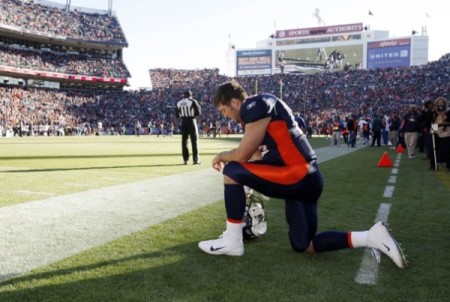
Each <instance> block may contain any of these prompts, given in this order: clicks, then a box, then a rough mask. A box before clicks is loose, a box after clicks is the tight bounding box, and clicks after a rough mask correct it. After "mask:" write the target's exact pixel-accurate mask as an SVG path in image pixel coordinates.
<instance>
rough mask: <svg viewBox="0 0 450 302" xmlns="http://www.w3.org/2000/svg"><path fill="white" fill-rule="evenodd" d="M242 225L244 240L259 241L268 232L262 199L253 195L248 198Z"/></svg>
mask: <svg viewBox="0 0 450 302" xmlns="http://www.w3.org/2000/svg"><path fill="white" fill-rule="evenodd" d="M242 223H243V226H242V232H243V237H244V239H247V240H253V239H257V238H258V237H261V236H262V235H264V234H265V233H266V232H267V221H266V210H265V209H264V203H263V201H262V199H261V198H260V197H258V196H255V195H253V194H251V195H250V196H249V197H248V198H247V204H246V206H245V213H244V219H243V222H242Z"/></svg>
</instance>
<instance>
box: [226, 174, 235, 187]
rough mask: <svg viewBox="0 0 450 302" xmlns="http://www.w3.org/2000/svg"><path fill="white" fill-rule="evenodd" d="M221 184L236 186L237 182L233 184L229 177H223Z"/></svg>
mask: <svg viewBox="0 0 450 302" xmlns="http://www.w3.org/2000/svg"><path fill="white" fill-rule="evenodd" d="M223 183H224V184H226V185H235V184H237V182H235V181H234V180H233V179H232V178H230V177H228V176H226V175H224V176H223Z"/></svg>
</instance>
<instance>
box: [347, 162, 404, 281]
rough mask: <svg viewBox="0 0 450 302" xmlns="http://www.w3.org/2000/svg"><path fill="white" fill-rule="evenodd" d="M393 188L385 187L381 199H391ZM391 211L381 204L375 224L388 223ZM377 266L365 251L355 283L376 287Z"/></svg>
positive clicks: (392, 181) (387, 204)
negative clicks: (379, 222)
mask: <svg viewBox="0 0 450 302" xmlns="http://www.w3.org/2000/svg"><path fill="white" fill-rule="evenodd" d="M401 157H402V155H401V153H399V154H397V159H396V161H395V163H396V168H393V169H392V172H391V173H392V174H395V175H397V174H398V170H399V166H400V160H401ZM395 175H391V176H390V177H389V180H388V183H390V184H395V183H396V180H397V176H395ZM394 189H395V186H386V187H385V189H384V193H383V197H384V198H392V196H393V194H394ZM390 210H391V204H390V203H381V204H380V206H379V208H378V212H377V217H376V218H375V222H378V221H383V222H385V223H387V222H388V216H389V212H390ZM378 265H379V263H378V262H377V261H376V260H375V259H374V257H373V255H372V253H371V250H370V249H365V251H364V255H363V258H362V261H361V265H360V267H359V270H358V273H357V274H356V277H355V282H356V283H359V284H368V285H376V284H377V279H378Z"/></svg>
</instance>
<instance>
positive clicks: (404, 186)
mask: <svg viewBox="0 0 450 302" xmlns="http://www.w3.org/2000/svg"><path fill="white" fill-rule="evenodd" d="M238 141H239V137H228V138H227V137H223V138H220V139H211V138H202V139H201V140H200V142H199V143H200V150H201V160H202V162H203V165H202V166H193V165H188V166H184V165H181V163H182V158H181V155H180V153H181V151H180V149H181V147H180V137H179V136H174V137H164V138H163V137H159V138H157V137H140V138H136V137H133V136H129V137H50V138H11V139H0V187H1V196H0V206H2V207H6V206H14V205H17V204H21V203H26V202H29V201H33V200H38V199H45V198H48V197H52V196H58V195H63V194H70V193H75V192H80V191H86V190H91V189H96V188H105V187H109V186H113V185H116V184H124V183H132V182H136V181H141V180H146V179H151V178H155V177H160V176H164V175H171V174H178V173H181V172H185V171H195V170H198V169H209V168H210V165H209V163H210V162H211V159H212V157H213V156H214V155H215V154H216V153H217V152H219V151H221V150H225V149H229V148H232V147H233V146H235V145H236V144H237V142H238ZM311 141H312V144H313V145H314V146H315V147H316V148H319V147H323V146H327V145H328V143H329V141H326V140H325V139H324V138H313V139H312V140H311ZM340 148H347V147H346V146H345V145H344V146H341V147H340ZM384 151H387V152H388V154H389V156H390V157H391V158H392V159H393V160H395V158H396V156H397V153H395V152H394V151H393V150H388V149H387V148H386V149H385V148H383V147H381V148H376V147H375V148H361V150H358V151H357V152H353V153H351V154H348V155H346V156H343V157H340V158H336V159H333V160H330V161H327V162H325V163H323V164H321V165H320V168H321V171H322V173H323V175H324V180H325V189H324V193H323V195H322V197H321V200H320V203H319V230H327V229H336V230H364V229H367V228H369V227H370V226H371V225H372V224H373V222H374V219H375V217H376V213H377V209H378V207H379V205H380V203H390V204H391V205H392V206H391V212H390V215H389V223H390V226H391V227H392V228H393V230H394V233H395V234H396V237H397V239H398V240H399V241H400V242H401V243H402V245H403V247H404V248H405V250H406V253H407V255H408V259H409V261H410V267H409V268H408V269H407V270H400V269H398V268H397V267H396V266H395V265H394V264H393V263H392V262H391V261H390V260H389V259H388V258H387V257H385V256H384V255H382V261H381V264H380V266H379V272H378V280H377V283H376V285H361V284H358V283H356V282H355V276H356V274H357V272H358V270H359V267H360V264H361V260H362V257H363V253H364V252H363V250H362V249H358V250H345V251H339V252H334V253H324V254H320V255H306V254H305V255H304V254H297V253H295V252H294V251H293V250H292V249H291V247H290V245H289V241H288V238H287V225H286V222H285V219H284V206H283V202H280V201H279V200H270V201H269V202H267V203H266V207H267V215H268V224H269V229H268V232H267V234H265V235H264V236H263V237H262V238H260V239H258V240H255V241H252V242H247V243H246V251H245V255H244V256H242V257H214V256H211V255H207V254H203V253H202V252H201V251H200V250H199V249H198V247H197V243H198V241H200V240H204V239H210V238H214V237H217V236H218V235H220V234H221V232H222V231H223V229H224V224H225V222H224V218H225V214H224V206H223V202H220V201H219V202H216V203H213V204H210V205H208V206H205V207H202V208H200V209H197V210H194V211H191V212H189V213H187V214H184V215H181V216H178V217H176V218H173V219H169V220H167V221H165V222H163V223H160V224H158V225H155V226H153V227H150V228H148V229H145V230H143V231H139V232H136V233H134V234H132V235H129V236H125V237H122V238H120V239H118V240H115V241H113V242H110V243H108V244H105V245H102V246H99V247H95V248H92V249H91V250H88V251H86V252H82V253H79V254H77V255H75V256H73V257H70V258H67V259H64V260H61V261H58V262H56V263H54V264H51V265H49V266H45V267H41V268H38V269H36V270H33V271H31V272H30V273H28V274H26V275H23V276H20V277H17V278H15V279H11V280H9V281H6V282H3V283H1V284H0V301H236V300H244V301H334V302H337V301H445V300H446V299H447V298H445V297H448V296H449V295H450V289H449V285H450V281H449V280H450V257H449V255H450V236H449V235H448V233H447V230H448V229H449V228H450V219H449V218H450V215H449V214H450V202H449V201H450V173H448V172H445V171H439V172H434V171H430V170H428V162H427V161H425V160H421V157H424V156H425V155H424V154H420V155H419V156H418V157H417V158H416V159H415V160H408V159H407V156H406V155H405V154H403V157H402V159H401V162H400V168H399V172H398V175H397V182H396V184H395V191H394V194H393V197H392V198H384V197H383V192H384V189H385V186H386V185H387V182H388V179H389V176H390V175H391V170H392V169H390V168H377V167H376V164H377V162H378V161H379V159H380V157H381V155H382V154H383V152H384ZM175 185H176V184H175ZM205 190H207V188H205ZM186 198H189V196H186ZM167 207H170V201H168V203H167ZM31 219H32V218H31ZM5 231H6V230H3V232H5ZM1 242H2V241H1V235H0V244H1ZM1 261H4V262H7V261H8V259H4V258H3V257H2V258H1ZM0 274H1V272H0Z"/></svg>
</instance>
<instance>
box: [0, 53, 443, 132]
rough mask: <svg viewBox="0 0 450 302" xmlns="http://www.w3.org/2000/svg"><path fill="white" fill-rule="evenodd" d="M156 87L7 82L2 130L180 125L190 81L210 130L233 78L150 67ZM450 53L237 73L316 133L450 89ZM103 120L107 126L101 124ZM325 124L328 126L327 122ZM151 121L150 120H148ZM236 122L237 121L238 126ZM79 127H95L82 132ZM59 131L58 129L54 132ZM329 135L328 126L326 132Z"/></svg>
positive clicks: (1, 91) (2, 92)
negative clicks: (180, 106) (355, 65)
mask: <svg viewBox="0 0 450 302" xmlns="http://www.w3.org/2000/svg"><path fill="white" fill-rule="evenodd" d="M150 74H151V79H152V82H153V83H155V88H154V89H153V90H151V91H144V90H139V91H101V90H96V91H81V90H80V91H78V90H53V89H43V88H29V87H28V88H27V87H12V86H3V87H0V112H1V122H0V124H1V125H2V128H3V132H4V131H5V129H10V130H13V129H15V134H16V135H17V134H18V133H19V129H20V127H21V126H20V125H22V127H23V128H26V129H28V130H24V131H25V132H28V133H33V134H35V135H36V134H39V133H40V131H30V129H42V128H44V129H45V128H55V127H57V128H63V129H64V130H63V131H61V132H62V133H65V134H69V133H91V134H92V133H98V132H100V130H104V129H111V131H109V132H112V133H123V132H124V131H123V129H124V127H125V128H126V129H129V128H133V125H134V123H135V121H136V120H139V121H140V122H141V123H142V124H143V125H147V126H148V125H152V126H158V125H160V124H163V125H172V124H175V129H176V128H177V122H178V121H177V119H176V117H175V115H174V112H175V103H176V102H177V101H178V100H179V99H180V98H181V96H182V92H183V91H184V90H185V89H187V88H189V89H191V90H192V91H193V94H194V97H195V98H196V99H197V100H198V101H199V102H200V104H201V106H202V116H201V117H200V121H199V123H200V125H201V126H200V128H201V130H202V131H203V132H207V131H208V130H207V129H208V128H210V127H213V126H211V125H215V123H216V122H217V121H218V120H219V121H220V123H221V124H222V125H226V124H227V121H225V120H221V117H220V115H219V114H218V112H217V110H216V109H215V108H214V106H213V105H212V103H211V100H212V97H213V93H214V91H215V88H216V87H217V85H218V84H219V83H221V82H223V81H225V80H227V79H228V78H227V77H225V76H223V75H220V74H219V70H218V69H199V70H176V69H155V70H150ZM449 75H450V54H447V55H445V56H443V57H442V58H440V59H439V60H438V61H435V62H431V63H429V64H427V65H424V66H414V67H410V68H389V69H383V70H350V71H340V72H326V73H316V74H276V75H271V76H255V77H241V78H237V80H238V81H239V82H241V83H242V84H243V85H244V86H245V87H246V89H247V91H249V93H259V92H268V93H273V94H275V95H277V96H281V97H282V98H283V99H284V100H285V101H287V102H288V104H289V105H290V106H291V107H292V108H294V110H296V111H298V112H301V113H302V115H303V116H304V118H305V120H306V121H307V122H308V123H309V124H310V125H311V127H313V130H314V132H315V133H321V132H322V133H323V131H324V130H322V129H323V128H324V129H329V128H330V127H331V123H332V121H333V118H334V117H336V116H339V117H340V118H341V119H342V120H344V119H345V118H346V117H348V116H351V115H354V116H355V117H356V118H358V119H360V118H364V119H367V120H369V121H370V120H371V119H372V117H373V116H374V115H375V114H377V115H379V116H390V114H391V112H396V113H397V114H398V115H399V116H403V115H404V114H405V113H406V112H407V110H408V108H409V107H410V106H411V105H416V106H418V107H419V108H421V107H423V105H424V103H425V102H427V101H434V99H436V98H437V97H439V96H445V97H447V96H449V95H450V76H449ZM99 122H101V124H102V126H103V129H97V128H98V123H99ZM324 126H325V127H324ZM143 128H145V127H143ZM232 128H233V129H236V128H238V125H232ZM79 129H91V130H90V131H84V130H83V131H80V130H79ZM53 133H58V132H53ZM324 134H326V133H324Z"/></svg>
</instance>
